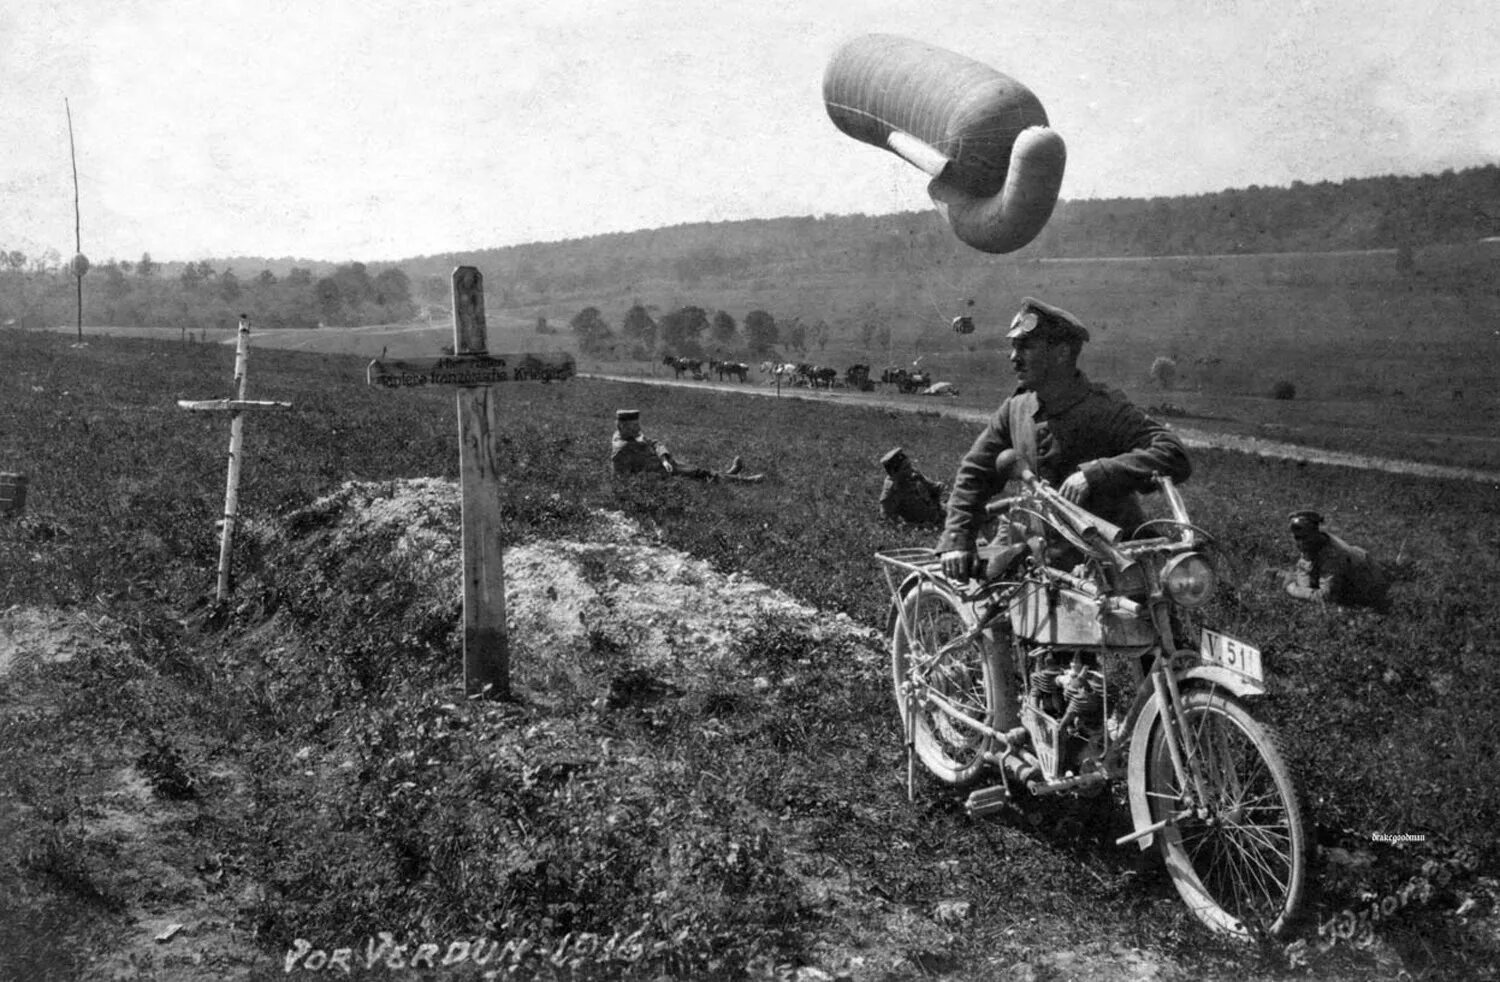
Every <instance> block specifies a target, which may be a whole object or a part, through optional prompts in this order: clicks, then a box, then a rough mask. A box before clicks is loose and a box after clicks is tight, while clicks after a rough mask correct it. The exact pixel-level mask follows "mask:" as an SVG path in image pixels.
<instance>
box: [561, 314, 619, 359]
mask: <svg viewBox="0 0 1500 982" xmlns="http://www.w3.org/2000/svg"><path fill="white" fill-rule="evenodd" d="M568 326H569V327H570V328H572V329H573V334H574V335H575V336H576V337H577V338H578V350H579V351H581V352H583V353H584V354H586V355H598V354H602V353H604V352H605V351H607V350H609V348H610V340H611V339H612V338H613V337H614V335H613V333H612V332H611V331H610V329H609V325H608V324H607V323H605V320H604V315H603V314H601V313H599V308H598V307H585V308H583V309H582V310H580V311H579V312H578V313H576V314H574V315H573V319H572V320H571V321H569V322H568Z"/></svg>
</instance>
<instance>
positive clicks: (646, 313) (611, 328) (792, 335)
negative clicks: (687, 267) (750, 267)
mask: <svg viewBox="0 0 1500 982" xmlns="http://www.w3.org/2000/svg"><path fill="white" fill-rule="evenodd" d="M568 327H569V329H570V330H571V331H572V332H573V334H574V336H576V337H577V338H578V349H579V351H580V353H582V354H585V355H592V356H594V357H598V358H606V359H609V360H612V361H626V360H634V361H647V360H653V359H655V358H656V357H657V356H658V355H676V356H678V357H682V358H709V357H712V358H717V359H719V360H721V361H729V360H733V359H735V358H738V357H741V356H743V357H749V358H762V357H768V356H772V355H775V354H776V352H777V350H778V349H779V348H785V349H787V350H790V351H799V352H807V351H809V350H811V349H814V348H816V349H818V350H822V348H823V347H824V346H826V345H827V344H828V339H829V336H830V333H831V332H830V329H829V326H828V323H827V322H826V321H824V320H822V319H821V318H820V319H818V320H817V321H814V322H813V323H811V324H807V323H804V322H803V320H802V319H801V318H800V317H788V318H786V319H784V320H782V321H781V322H778V321H777V320H776V317H775V315H773V314H771V313H770V312H769V311H766V310H761V309H755V310H751V311H749V312H748V313H746V314H745V318H744V321H743V323H741V322H739V321H736V319H735V317H734V315H733V314H731V313H729V312H728V311H726V310H715V311H714V312H713V313H709V311H708V310H707V309H705V308H703V307H699V306H696V305H691V304H689V305H685V306H681V307H677V308H675V309H673V310H669V311H667V312H666V313H662V314H660V316H657V310H656V308H654V307H650V306H647V305H645V304H642V303H640V302H636V303H634V304H632V305H631V306H630V308H629V309H628V310H626V311H625V313H624V315H623V316H622V317H621V318H620V322H619V324H618V325H617V326H616V325H612V324H611V323H610V322H609V320H608V319H607V318H606V317H605V316H604V314H603V312H602V311H600V309H599V308H598V307H596V306H588V307H584V308H583V309H582V310H580V311H579V312H578V313H576V314H574V315H573V317H572V319H571V320H570V321H569V322H568ZM550 330H551V329H550V328H549V326H548V325H547V322H546V318H539V319H538V321H537V333H539V334H546V333H550Z"/></svg>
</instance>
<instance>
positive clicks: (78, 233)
mask: <svg viewBox="0 0 1500 982" xmlns="http://www.w3.org/2000/svg"><path fill="white" fill-rule="evenodd" d="M63 109H65V110H67V113H68V156H69V157H71V158H72V160H73V239H74V244H75V245H76V246H77V248H76V249H74V250H73V255H74V256H81V255H83V217H82V215H81V214H80V213H79V210H78V151H77V149H76V148H74V146H73V107H72V106H70V105H68V100H67V99H63ZM73 276H74V278H75V279H76V280H77V281H78V340H80V341H82V340H83V270H81V269H79V268H78V267H77V265H76V264H75V266H74V268H73Z"/></svg>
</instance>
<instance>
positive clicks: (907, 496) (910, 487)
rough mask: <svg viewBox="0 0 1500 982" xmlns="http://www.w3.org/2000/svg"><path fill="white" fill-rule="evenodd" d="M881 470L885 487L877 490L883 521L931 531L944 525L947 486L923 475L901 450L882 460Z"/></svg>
mask: <svg viewBox="0 0 1500 982" xmlns="http://www.w3.org/2000/svg"><path fill="white" fill-rule="evenodd" d="M880 466H882V467H884V468H885V485H884V486H883V487H882V488H881V489H880V514H881V516H882V517H884V518H885V519H887V520H888V521H893V522H895V521H900V522H910V523H911V524H912V525H931V526H933V527H934V528H936V527H938V526H941V525H942V524H943V516H944V515H945V514H946V511H945V510H944V499H945V498H946V497H947V493H948V488H947V486H945V485H943V484H940V483H938V482H937V481H933V480H930V479H928V478H927V477H926V476H925V475H923V473H922V472H921V471H919V470H917V467H916V465H915V464H913V463H912V461H911V458H910V457H908V456H907V455H906V451H905V450H903V449H901V448H900V447H897V448H896V449H894V450H892V451H891V452H890V453H888V454H886V455H885V456H884V457H881V458H880Z"/></svg>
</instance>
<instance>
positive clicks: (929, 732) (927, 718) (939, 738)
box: [891, 581, 997, 787]
mask: <svg viewBox="0 0 1500 982" xmlns="http://www.w3.org/2000/svg"><path fill="white" fill-rule="evenodd" d="M901 604H902V607H901V610H902V612H903V614H904V624H903V623H902V618H900V617H897V618H895V623H894V625H893V626H892V629H891V630H892V637H891V678H892V681H893V682H894V684H895V688H896V705H897V707H898V708H899V710H900V713H901V723H902V727H903V731H904V732H905V733H907V734H909V737H910V739H911V742H912V750H913V751H914V752H915V753H916V755H917V757H918V759H919V760H921V761H922V765H923V766H924V767H926V768H927V770H928V771H929V772H931V773H932V775H933V776H934V777H936V778H937V779H938V780H940V781H942V782H944V783H945V784H951V785H953V786H955V787H966V786H968V785H970V784H973V783H974V782H975V781H977V780H978V779H979V777H980V775H981V773H982V772H983V771H984V768H985V759H984V753H985V752H986V751H988V750H989V749H991V742H992V741H991V739H990V738H989V737H987V736H985V735H984V734H982V733H980V732H979V731H978V730H975V729H973V728H972V727H969V726H965V725H964V724H963V723H962V722H960V721H959V720H957V719H955V718H954V716H953V714H952V712H950V711H949V710H948V709H946V708H943V707H941V706H940V705H939V704H938V702H936V701H935V700H931V699H927V700H925V701H924V699H923V695H924V693H926V692H929V691H930V692H931V693H932V694H933V695H935V696H937V697H939V698H940V699H941V700H943V701H944V702H947V703H949V704H951V705H952V707H953V709H954V710H957V711H958V712H960V713H962V714H963V715H964V716H966V717H968V718H970V719H973V720H976V721H978V722H980V723H983V724H985V725H987V726H993V725H994V720H995V719H996V718H997V714H996V711H995V710H996V706H995V699H996V698H997V697H996V689H995V684H994V681H995V680H994V678H993V672H994V666H993V665H992V664H991V661H990V659H989V658H987V657H986V656H985V653H984V647H983V645H982V644H980V642H979V640H978V638H974V639H972V640H968V641H965V640H964V637H965V636H966V635H968V634H969V633H970V632H971V631H972V630H973V629H974V626H975V624H976V623H977V621H976V618H975V615H974V612H973V610H972V609H971V608H970V607H969V605H968V604H966V603H964V602H963V601H962V600H960V599H959V598H958V596H957V595H956V594H955V593H953V592H952V591H951V590H950V589H949V588H947V587H946V586H943V585H941V584H938V583H934V582H930V581H921V582H918V583H916V584H914V585H913V586H912V587H911V588H910V589H909V590H908V591H907V592H906V593H905V594H904V595H903V596H902V600H901Z"/></svg>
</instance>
